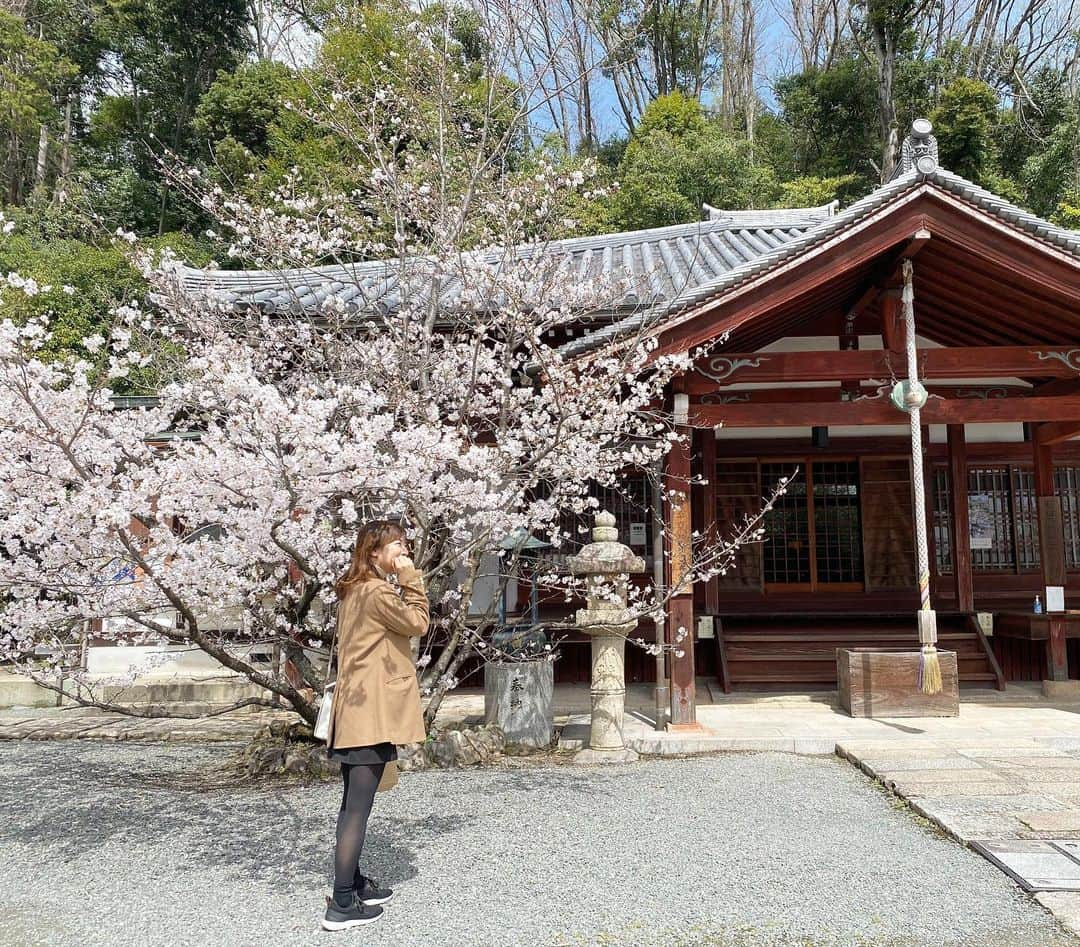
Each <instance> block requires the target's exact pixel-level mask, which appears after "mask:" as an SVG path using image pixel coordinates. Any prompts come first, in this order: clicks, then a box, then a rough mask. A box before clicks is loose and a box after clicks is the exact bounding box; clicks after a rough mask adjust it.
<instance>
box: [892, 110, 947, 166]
mask: <svg viewBox="0 0 1080 947" xmlns="http://www.w3.org/2000/svg"><path fill="white" fill-rule="evenodd" d="M933 131H934V126H933V125H931V124H930V119H928V118H917V119H915V121H913V122H912V123H911V131H910V132H909V133H908V136H907V138H905V139H904V144H903V146H902V147H901V148H900V161H899V163H898V164H897V166H896V173H897V175H900V174H907V173H908V172H910V171H918V172H919V174H924V175H925V174H933V173H934V172H935V171H936V170H937V167H938V147H937V139H936V138H935V137H934V136H933V134H932V133H933Z"/></svg>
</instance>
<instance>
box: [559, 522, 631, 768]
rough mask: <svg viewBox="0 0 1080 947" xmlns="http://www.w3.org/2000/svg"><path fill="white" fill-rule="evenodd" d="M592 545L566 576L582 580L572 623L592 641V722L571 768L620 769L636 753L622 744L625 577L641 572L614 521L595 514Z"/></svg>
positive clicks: (572, 562)
mask: <svg viewBox="0 0 1080 947" xmlns="http://www.w3.org/2000/svg"><path fill="white" fill-rule="evenodd" d="M592 538H593V541H592V542H591V543H589V544H588V545H587V546H585V547H584V548H582V550H581V552H580V553H578V555H576V556H571V557H570V558H569V566H570V571H571V572H572V573H573V574H574V575H583V576H585V580H586V588H585V594H586V600H587V602H588V605H587V607H585V608H582V609H578V612H577V615H576V623H577V625H578V627H579V628H580V629H581V630H582V631H584V632H585V633H586V634H588V635H589V636H590V637H591V638H592V683H591V685H590V687H589V693H590V695H591V697H592V720H591V722H590V726H589V743H588V746H587V747H586V748H585V749H583V750H581V751H580V752H579V753H578V754H577V756H575V757H574V761H575V762H577V763H623V762H629V761H631V760H635V759H637V753H635V752H634V751H633V750H630V749H627V747H626V744H625V743H624V742H623V732H622V725H623V709H624V707H625V704H626V672H625V664H624V652H625V649H626V636H627V635H628V634H629V633H630V632H631V631H633V629H634V628H635V627H636V626H637V619H636V618H634V617H633V616H632V613H631V612H630V610H629V609H628V608H627V607H626V585H627V579H628V577H629V574H630V573H631V572H644V571H645V562H644V560H642V558H641V557H640V556H635V555H634V553H633V551H632V550H631V549H630V548H629V547H628V546H625V545H623V544H622V543H620V542H619V531H618V530H617V529H616V528H615V517H614V516H612V515H611V514H610V513H607V512H603V511H602V512H600V513H597V514H596V526H595V528H594V529H593V531H592Z"/></svg>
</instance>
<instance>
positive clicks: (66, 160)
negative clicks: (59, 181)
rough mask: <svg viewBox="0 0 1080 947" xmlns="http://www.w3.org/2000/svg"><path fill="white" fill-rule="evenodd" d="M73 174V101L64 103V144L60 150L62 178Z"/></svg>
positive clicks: (69, 100)
mask: <svg viewBox="0 0 1080 947" xmlns="http://www.w3.org/2000/svg"><path fill="white" fill-rule="evenodd" d="M70 173H71V99H70V98H68V100H67V102H66V103H64V143H63V147H62V148H61V150H60V177H62V178H65V177H67V176H68V175H69V174H70Z"/></svg>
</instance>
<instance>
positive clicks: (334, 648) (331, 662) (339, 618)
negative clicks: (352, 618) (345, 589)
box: [326, 601, 341, 684]
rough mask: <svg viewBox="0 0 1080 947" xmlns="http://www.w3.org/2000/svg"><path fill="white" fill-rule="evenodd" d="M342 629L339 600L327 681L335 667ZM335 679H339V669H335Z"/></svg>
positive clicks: (327, 668) (328, 681) (331, 640)
mask: <svg viewBox="0 0 1080 947" xmlns="http://www.w3.org/2000/svg"><path fill="white" fill-rule="evenodd" d="M340 630H341V602H340V601H339V602H338V607H337V618H336V620H335V622H334V636H333V637H332V638H331V639H330V654H329V656H328V657H327V659H326V683H327V684H329V683H331V681H330V671H331V669H332V668H333V667H334V652H335V651H336V650H337V640H338V632H339V631H340ZM334 680H335V681H336V680H337V671H336V670H335V671H334Z"/></svg>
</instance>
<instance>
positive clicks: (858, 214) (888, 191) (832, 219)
mask: <svg viewBox="0 0 1080 947" xmlns="http://www.w3.org/2000/svg"><path fill="white" fill-rule="evenodd" d="M924 183H929V184H931V185H934V186H937V187H939V188H941V189H942V190H945V191H949V192H950V193H953V194H956V195H957V196H959V197H961V198H963V199H964V200H965V201H967V202H968V203H970V204H973V205H974V206H976V207H978V208H979V209H981V210H984V211H986V212H988V213H990V214H992V215H994V216H996V217H999V218H1001V219H1003V220H1006V221H1008V222H1009V223H1010V224H1012V225H1014V226H1017V227H1019V228H1021V229H1023V230H1025V231H1026V232H1028V233H1030V234H1031V235H1033V236H1035V237H1037V238H1039V239H1041V240H1044V241H1046V242H1047V243H1050V244H1053V245H1054V246H1056V247H1060V248H1062V249H1064V250H1066V251H1068V252H1069V253H1071V254H1073V255H1074V256H1076V257H1077V258H1078V261H1080V231H1075V230H1066V229H1064V228H1062V227H1057V226H1055V225H1053V224H1051V223H1050V222H1049V221H1046V220H1043V219H1042V218H1040V217H1036V216H1035V215H1034V214H1032V213H1030V212H1028V211H1025V210H1022V209H1021V208H1019V207H1016V206H1015V205H1013V204H1010V203H1009V202H1008V201H1005V200H1003V199H1002V198H1000V197H998V196H997V195H995V194H992V193H991V192H989V191H987V190H984V189H983V188H981V187H979V186H978V185H976V184H973V183H972V182H971V181H968V180H967V179H965V178H962V177H960V175H958V174H954V173H952V172H951V171H946V170H945V169H944V168H937V169H935V170H934V171H933V172H931V173H930V174H920V173H919V172H918V171H914V170H912V171H908V172H906V173H903V174H899V175H898V176H896V177H894V178H893V179H892V180H891V181H889V182H888V183H886V184H883V185H882V186H881V187H879V188H878V189H877V190H875V191H872V192H871V193H870V194H867V195H866V196H865V197H863V198H861V199H859V200H857V201H855V203H853V204H851V205H850V206H848V207H846V208H845V209H844V210H843V211H840V212H839V213H835V214H831V215H829V216H828V217H826V218H825V219H824V220H822V221H821V222H819V223H818V224H817V225H816V226H813V227H810V228H808V229H804V230H800V231H796V232H794V233H791V234H789V236H788V239H787V240H786V241H785V242H784V243H781V244H779V245H778V246H776V247H773V248H772V249H768V250H767V252H764V253H756V252H755V253H753V254H752V255H747V256H746V258H745V262H744V263H742V265H739V266H735V267H732V268H731V269H729V270H728V271H727V272H725V273H721V274H718V275H717V276H716V277H715V278H714V279H712V280H708V281H705V282H700V283H698V284H696V285H694V286H688V287H687V288H686V290H685V291H684V292H682V293H680V294H679V295H678V296H677V297H675V298H673V299H665V300H662V301H660V302H658V303H656V304H654V305H653V306H651V307H649V308H648V309H645V310H643V311H641V312H635V313H633V314H632V315H630V316H627V317H626V318H624V319H621V320H619V321H616V322H613V323H611V324H610V325H607V326H604V327H603V328H601V329H597V330H595V331H593V332H590V333H588V334H586V335H585V336H583V337H582V338H580V339H574V340H573V341H571V342H568V343H567V344H566V345H564V346H563V348H562V350H561V351H562V352H563V354H565V355H571V356H573V355H579V354H584V353H585V352H588V351H590V350H591V349H594V348H598V347H599V346H601V345H603V344H605V343H606V342H610V341H611V340H613V339H615V338H619V337H622V336H632V335H634V334H635V333H638V332H640V331H641V330H642V329H643V328H653V327H655V326H657V325H658V324H659V323H661V322H663V321H666V320H668V319H671V318H675V317H677V316H678V315H679V314H681V313H683V312H685V311H686V310H688V309H690V308H691V307H693V306H696V305H699V304H701V303H703V302H705V301H707V300H710V299H715V298H719V297H720V296H722V295H723V294H724V293H726V292H730V291H731V290H733V289H735V288H736V287H738V286H740V285H741V284H743V283H745V282H746V281H747V280H749V279H751V278H753V277H756V276H759V275H761V274H762V273H765V272H767V271H768V270H770V269H772V268H775V267H778V266H779V265H780V264H781V263H783V262H785V261H786V260H788V259H790V258H791V257H793V256H797V255H798V254H800V253H804V252H806V251H808V250H810V249H812V248H813V247H815V246H817V245H818V244H820V243H823V242H824V241H826V240H827V239H828V238H829V237H831V236H833V235H834V234H836V233H838V232H840V231H841V230H843V229H844V228H845V227H849V226H851V225H852V224H855V223H857V222H858V221H860V220H861V219H863V218H864V217H867V216H869V215H870V214H872V213H874V212H875V211H876V210H878V209H879V208H881V207H883V206H885V204H887V203H888V202H890V201H892V200H894V199H896V198H897V197H899V196H901V195H902V194H904V193H906V192H907V191H909V190H912V189H914V188H916V187H919V186H921V185H923V184H924ZM707 210H711V211H712V212H713V213H720V212H719V211H716V210H715V208H708V207H707ZM734 233H735V232H734V231H732V232H728V233H725V235H724V236H725V237H726V238H728V240H729V241H730V240H731V238H732V237H733V236H734ZM739 233H740V235H741V236H743V238H744V239H745V240H746V242H750V234H749V232H742V231H740V232H739ZM761 239H762V234H761V230H760V229H758V230H755V231H753V240H754V241H755V242H757V241H760V240H761Z"/></svg>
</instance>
